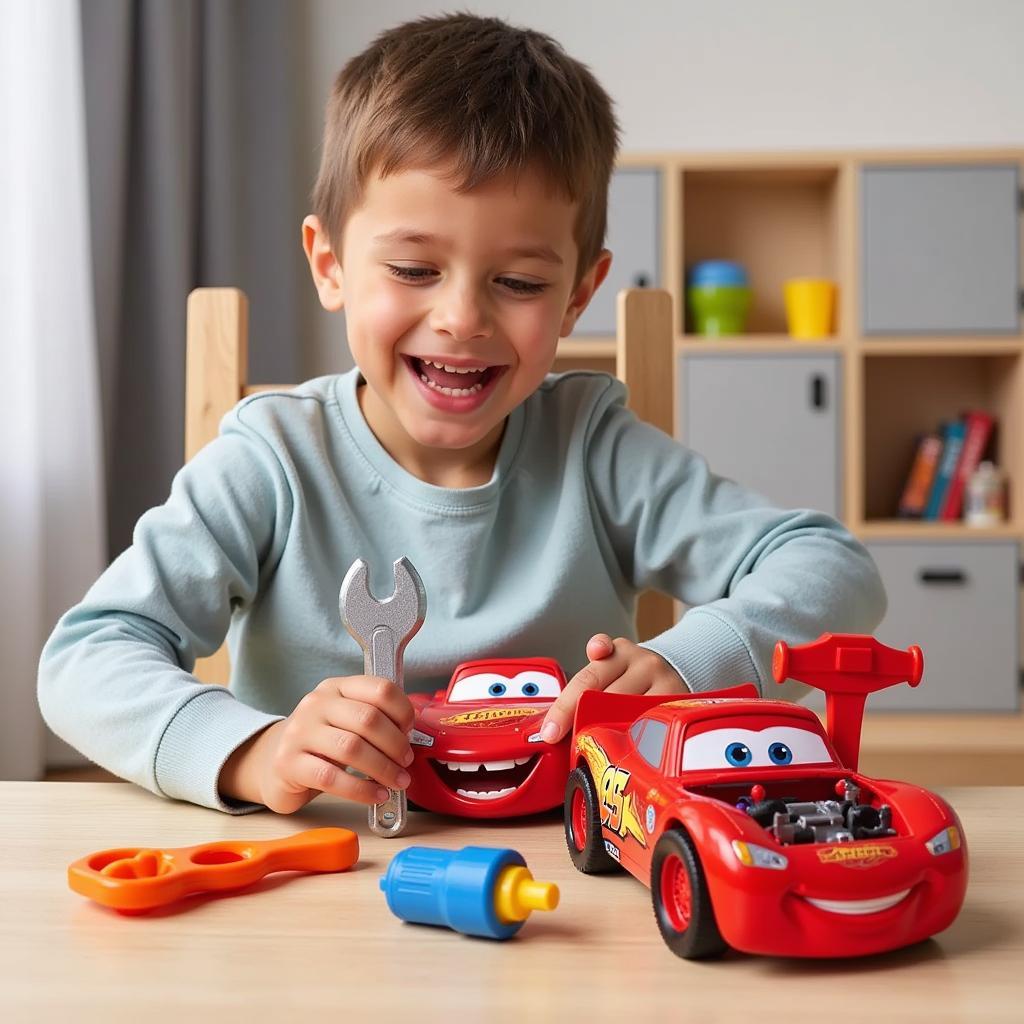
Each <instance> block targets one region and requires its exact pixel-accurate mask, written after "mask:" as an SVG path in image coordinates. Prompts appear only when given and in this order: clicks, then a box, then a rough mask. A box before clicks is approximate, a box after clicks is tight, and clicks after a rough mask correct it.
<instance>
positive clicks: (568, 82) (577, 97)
mask: <svg viewBox="0 0 1024 1024" xmlns="http://www.w3.org/2000/svg"><path fill="white" fill-rule="evenodd" d="M616 137H617V128H616V123H615V119H614V116H613V114H612V105H611V101H610V100H609V98H608V96H607V95H606V93H605V92H604V91H603V90H602V88H601V87H600V86H599V85H598V83H597V82H596V81H595V79H594V78H593V77H592V75H591V74H590V72H589V71H588V70H587V69H586V68H585V67H583V66H582V65H581V64H579V63H577V62H576V61H574V60H572V59H571V58H569V57H568V56H566V54H565V53H564V52H563V51H562V50H561V48H560V47H559V46H558V45H557V44H556V43H555V42H554V41H553V40H551V39H550V38H548V37H547V36H544V35H541V34H540V33H537V32H532V31H528V30H519V29H515V28H512V27H510V26H508V25H506V24H505V23H503V22H501V21H499V20H496V19H493V18H480V17H475V16H472V15H468V14H460V15H455V16H450V17H438V18H426V19H422V20H419V21H415V22H412V23H409V24H406V25H402V26H400V27H398V28H396V29H394V30H392V31H389V32H386V33H384V34H383V35H382V36H381V37H380V38H379V39H377V40H376V41H375V42H374V43H373V44H372V45H371V46H370V47H369V48H368V49H367V50H366V51H365V52H364V53H362V54H361V55H359V56H358V57H356V58H355V59H354V60H352V61H351V62H350V63H349V64H348V65H347V66H346V67H345V68H344V69H343V70H342V72H341V74H340V75H339V76H338V79H337V81H336V83H335V86H334V91H333V94H332V96H331V99H330V102H329V105H328V109H327V118H326V128H325V136H324V147H323V160H322V165H321V169H320V174H319V178H318V181H317V184H316V188H315V191H314V197H313V206H314V211H315V213H314V215H312V216H309V217H307V218H306V220H305V221H304V223H303V241H304V245H305V249H306V254H307V256H308V259H309V265H310V269H311V271H312V275H313V280H314V282H315V284H316V288H317V292H318V294H319V297H320V302H321V303H322V304H323V306H324V307H325V308H326V309H328V310H331V311H337V310H341V309H343V308H344V310H345V313H346V323H347V329H348V341H349V345H350V347H351V350H352V355H353V357H354V360H355V363H356V366H357V369H356V370H353V371H351V372H349V373H346V374H342V375H340V376H332V377H324V378H320V379H318V380H314V381H310V382H308V383H306V384H305V385H303V386H301V387H299V388H298V389H296V390H295V391H292V392H287V393H278V394H262V395H259V396H254V397H252V398H249V399H246V400H245V401H243V402H242V403H241V404H240V405H239V406H238V407H237V408H236V409H235V410H234V411H233V412H232V413H230V414H229V415H228V416H227V417H225V420H224V422H223V424H222V428H221V435H220V437H219V438H218V439H217V440H216V441H214V442H213V443H212V444H210V445H208V446H207V447H206V448H205V449H204V450H203V451H201V452H200V453H199V454H198V455H197V456H196V457H195V458H194V459H193V460H192V462H191V463H190V464H189V465H187V466H186V467H185V468H184V469H182V470H181V472H180V473H179V474H178V476H177V477H176V478H175V481H174V484H173V487H172V492H171V495H170V498H169V499H168V501H167V503H166V504H165V505H163V506H161V507H159V508H156V509H152V510H150V511H149V512H147V513H146V514H145V515H144V516H143V517H142V518H141V519H140V521H139V523H138V527H137V529H136V532H135V537H134V543H133V545H132V546H131V548H129V549H128V550H127V551H126V552H124V553H123V554H122V555H121V556H120V557H119V558H118V559H117V560H116V561H115V562H114V563H113V564H112V565H111V566H110V568H109V569H108V570H107V571H106V572H105V573H104V574H103V576H102V577H101V578H100V579H99V581H98V582H97V583H96V584H95V585H94V586H93V587H92V588H91V589H90V591H89V592H88V594H87V595H86V596H85V598H84V600H83V601H82V603H81V604H79V605H78V606H77V607H75V608H73V609H71V611H69V612H68V613H67V614H66V615H65V616H64V617H63V618H62V619H61V621H60V622H59V623H58V625H57V627H56V629H55V630H54V633H53V636H52V637H51V638H50V640H49V642H48V643H47V645H46V647H45V649H44V651H43V655H42V660H41V663H40V673H39V700H40V706H41V707H42V710H43V714H44V716H45V717H46V720H47V721H48V723H49V724H50V726H51V727H52V728H53V729H54V731H55V732H57V733H58V734H59V735H61V736H63V737H64V738H65V739H67V740H68V741H69V742H71V743H72V744H74V745H75V746H76V747H78V748H79V749H80V750H82V751H83V752H84V753H86V754H87V755H88V756H89V757H91V758H92V759H93V760H95V761H96V762H98V763H99V764H101V765H104V766H105V767H107V768H109V769H110V770H112V771H114V772H116V773H118V774H119V775H121V776H123V777H125V778H127V779H131V780H133V781H135V782H137V783H139V784H140V785H142V786H145V787H147V788H149V789H151V790H152V791H154V792H156V793H160V794H163V795H165V796H168V797H175V798H179V799H185V800H191V801H194V802H195V803H199V804H204V805H207V806H209V807H215V808H219V809H221V810H225V811H232V812H239V811H246V810H253V809H255V808H257V807H259V806H260V805H265V806H267V807H270V808H271V809H273V810H275V811H279V812H284V813H288V812H291V811H294V810H296V809H297V808H299V807H301V806H302V805H304V804H305V803H307V802H308V801H309V800H311V799H312V798H313V797H314V796H316V795H317V794H318V793H320V792H328V793H333V794H336V795H339V796H342V797H346V798H348V799H352V800H357V801H362V802H365V803H373V802H376V801H378V800H380V799H382V790H381V788H380V787H381V786H382V785H386V786H392V787H398V788H402V787H404V786H406V785H407V784H408V781H409V777H408V774H407V773H406V771H405V767H406V766H407V765H408V764H409V763H410V762H411V760H412V751H411V748H410V745H409V739H408V737H407V732H408V730H409V728H410V727H411V725H412V719H413V715H412V709H411V706H410V702H409V700H408V698H407V697H406V696H405V694H403V693H402V692H400V691H399V690H397V688H396V687H394V686H393V685H391V684H388V683H386V682H385V681H383V680H380V679H374V678H371V677H367V676H365V675H363V674H362V652H361V651H360V650H359V648H358V646H357V645H356V644H355V642H354V641H353V640H352V638H351V637H350V636H349V635H348V633H347V632H346V631H345V629H344V628H343V627H342V625H341V623H340V621H339V615H338V589H339V585H340V583H341V580H342V578H343V576H344V575H345V572H346V570H347V569H348V567H349V565H350V564H351V563H352V561H353V560H354V559H355V558H359V557H361V558H363V559H365V560H366V561H367V562H368V564H369V566H370V568H371V574H372V578H371V588H372V589H373V591H374V593H376V594H378V595H380V596H386V595H387V594H390V593H391V588H392V577H391V566H392V563H393V562H394V560H395V559H396V558H399V557H401V556H402V555H407V556H408V557H409V558H410V559H411V560H412V562H413V564H414V565H415V566H416V568H417V569H418V570H419V573H420V575H421V577H422V578H423V581H424V585H425V587H426V590H427V593H428V612H427V618H426V622H425V624H424V626H423V628H422V630H421V631H420V633H419V634H417V636H416V638H415V640H414V641H413V642H412V643H411V644H410V646H409V648H408V649H407V651H406V656H405V678H406V682H407V685H408V686H409V687H410V689H417V690H433V689H434V688H436V687H439V686H443V685H444V684H445V683H446V681H447V678H448V675H449V673H450V671H451V669H452V667H453V666H454V665H455V664H456V663H457V662H459V661H461V660H464V659H469V658H479V657H485V656H528V655H548V656H552V657H555V658H557V659H558V660H559V661H560V662H561V663H562V664H563V666H564V667H565V668H566V670H567V672H569V674H570V675H571V676H572V679H571V682H570V685H569V687H568V689H567V690H566V691H565V693H564V694H563V696H562V698H561V699H560V700H559V701H558V702H557V704H556V706H555V707H554V708H552V710H551V712H550V713H549V715H548V717H547V721H546V724H545V727H544V730H543V737H544V739H545V740H548V741H550V742H556V741H557V740H559V739H560V738H561V737H562V736H563V735H564V734H565V732H566V730H567V729H568V728H569V727H570V725H571V716H572V711H573V708H574V705H575V703H576V701H577V699H578V696H579V693H580V691H581V690H583V689H586V688H603V689H610V690H615V691H620V692H629V693H644V692H656V693H667V692H677V691H678V692H685V691H686V690H687V688H689V689H691V690H706V689H711V688H714V687H717V686H722V685H729V684H733V683H736V682H739V681H744V680H757V681H759V682H760V683H761V684H762V686H763V685H764V683H765V680H767V679H769V678H770V671H769V664H770V657H771V650H772V646H773V644H774V642H775V640H777V639H779V638H785V639H786V640H788V641H790V642H792V643H800V642H804V641H808V640H811V639H814V638H815V637H817V636H818V634H819V633H821V632H822V631H824V630H832V631H836V632H870V631H871V630H872V629H873V628H874V627H875V626H876V625H877V623H878V622H879V620H880V618H881V616H882V614H883V611H884V605H885V598H884V595H883V592H882V588H881V584H880V581H879V578H878V574H877V572H876V570H875V568H874V566H873V564H872V563H871V560H870V558H869V557H868V555H867V553H866V552H865V551H864V549H863V548H862V547H861V546H860V545H859V544H858V543H857V542H856V541H855V540H854V539H853V538H852V537H851V536H850V534H849V533H847V532H846V531H845V530H844V529H843V528H842V527H840V526H839V524H837V523H836V522H835V521H833V520H831V519H829V518H827V517H825V516H823V515H820V514H817V513H814V512H810V511H799V510H798V511H783V510H780V509H777V508H773V507H770V506H769V505H768V504H767V503H766V502H765V501H764V500H763V499H761V498H760V497H758V496H756V495H754V494H751V493H749V492H747V491H744V490H742V489H741V488H740V487H739V486H737V485H736V484H735V483H733V482H732V481H729V480H725V479H721V478H717V477H715V476H713V475H712V474H711V473H710V472H709V470H708V467H707V465H706V464H705V463H704V461H703V460H702V459H701V458H700V457H699V456H697V455H696V454H694V453H693V452H690V451H688V450H686V449H685V448H683V447H681V446H680V445H678V444H677V443H675V442H674V441H673V440H672V439H671V438H668V437H666V436H665V435H664V434H662V433H660V432H659V431H657V430H655V429H653V428H651V427H649V426H647V425H645V424H643V423H640V422H638V421H637V420H636V418H635V417H634V416H633V415H632V414H631V413H629V412H628V411H627V410H626V408H625V407H624V398H625V392H624V389H623V387H622V386H621V384H619V383H618V382H617V381H615V380H614V379H612V378H611V377H609V376H607V375H604V374H598V373H570V374H565V375H560V376H548V372H549V370H550V369H551V366H552V362H553V360H554V357H555V349H556V346H557V344H558V339H559V338H560V337H565V336H566V335H568V334H569V333H570V332H571V331H572V329H573V325H574V324H575V322H576V320H577V318H578V317H579V315H580V313H581V312H582V311H583V310H584V308H585V307H586V306H587V303H588V302H589V300H590V298H591V296H592V295H593V293H594V290H595V289H596V288H597V287H598V286H599V285H600V283H601V281H602V279H603V278H604V277H605V275H606V274H607V272H608V267H609V264H610V262H611V254H610V253H609V252H608V251H607V250H605V249H603V248H602V243H603V238H604V231H605V209H606V201H607V189H608V180H609V176H610V173H611V170H612V167H613V163H614V157H615V150H616ZM647 587H656V588H659V589H662V590H664V591H667V592H669V593H672V594H675V595H677V596H678V598H680V599H681V600H683V601H685V602H686V603H687V604H689V605H692V606H694V607H693V608H692V609H691V610H690V611H689V612H688V613H687V614H686V615H684V616H683V618H682V619H681V621H680V622H678V623H677V624H676V625H674V626H673V627H672V628H671V629H670V630H668V631H667V632H665V633H664V634H662V635H661V636H658V637H656V638H654V639H653V640H651V641H650V642H649V643H646V644H643V645H640V644H637V643H634V642H633V639H631V637H633V636H635V634H634V632H633V629H634V627H633V613H634V608H635V597H636V594H637V592H638V591H640V590H642V589H644V588H647ZM229 626H230V632H228V631H229ZM594 630H603V631H604V632H600V633H597V634H596V635H593V636H591V634H592V633H593V632H594ZM226 633H228V636H229V641H230V648H231V656H232V664H233V675H232V684H231V688H230V690H229V689H225V688H223V687H217V686H205V685H202V684H200V683H199V682H198V681H197V680H196V679H195V677H194V676H192V675H191V674H190V670H191V668H192V666H193V664H194V661H195V658H196V657H197V656H204V655H208V654H210V653H211V652H213V651H214V650H215V649H216V648H217V647H218V646H219V645H220V643H221V641H222V639H223V638H224V636H225V634H226ZM587 637H590V640H589V642H587ZM612 637H615V639H614V640H613V639H612ZM772 692H773V695H777V694H778V691H777V690H776V689H775V688H774V687H773V688H772ZM346 766H349V767H352V768H354V769H357V770H358V771H359V772H361V773H363V774H364V775H365V776H367V777H366V778H359V777H357V776H356V775H354V774H352V773H349V772H346V771H345V770H344V768H345V767H346Z"/></svg>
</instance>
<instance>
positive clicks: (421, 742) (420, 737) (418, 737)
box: [409, 729, 434, 747]
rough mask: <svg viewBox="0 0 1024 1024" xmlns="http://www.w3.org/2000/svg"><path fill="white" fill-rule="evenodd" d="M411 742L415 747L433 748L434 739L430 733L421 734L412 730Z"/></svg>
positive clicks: (417, 730) (410, 733) (410, 734)
mask: <svg viewBox="0 0 1024 1024" xmlns="http://www.w3.org/2000/svg"><path fill="white" fill-rule="evenodd" d="M409 742H410V743H411V744H412V745H413V746H415V747H432V746H433V745H434V737H433V736H431V735H430V733H426V732H420V730H419V729H410V730H409Z"/></svg>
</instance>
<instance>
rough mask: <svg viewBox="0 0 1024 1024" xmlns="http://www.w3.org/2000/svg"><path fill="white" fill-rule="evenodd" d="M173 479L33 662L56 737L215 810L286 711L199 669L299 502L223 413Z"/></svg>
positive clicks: (275, 465) (264, 454) (255, 444)
mask: <svg viewBox="0 0 1024 1024" xmlns="http://www.w3.org/2000/svg"><path fill="white" fill-rule="evenodd" d="M222 430H223V433H222V435H221V436H220V437H218V438H217V439H216V440H215V441H214V442H212V443H211V444H210V445H208V446H207V447H206V448H204V449H203V450H202V451H201V452H200V453H199V454H198V455H197V456H196V457H195V458H194V459H193V460H192V461H191V462H190V463H189V464H188V465H187V466H185V467H184V468H183V469H182V470H181V471H180V472H179V473H178V475H177V476H176V477H175V479H174V482H173V485H172V488H171V495H170V497H169V498H168V500H167V502H166V503H165V504H164V505H162V506H159V507H157V508H154V509H151V510H150V511H148V512H147V513H146V514H145V515H144V516H142V518H141V519H140V520H139V522H138V524H137V525H136V528H135V533H134V538H133V543H132V545H131V547H129V548H128V549H127V550H126V551H125V552H124V553H123V554H121V555H120V556H119V557H118V558H117V559H116V560H115V561H114V562H113V564H112V565H111V566H110V567H109V568H108V569H107V570H106V571H105V572H104V573H103V575H102V576H101V577H100V579H99V580H98V581H97V582H96V583H95V584H94V585H93V586H92V587H91V588H90V590H89V592H88V593H87V594H86V595H85V597H84V599H83V600H82V602H81V603H80V604H78V605H77V606H75V607H74V608H72V609H71V610H70V611H68V612H67V613H66V614H65V615H64V616H63V617H62V618H61V619H60V621H59V622H58V623H57V626H56V628H55V629H54V631H53V634H52V635H51V636H50V639H49V640H48V642H47V644H46V646H45V647H44V649H43V652H42V657H41V659H40V664H39V704H40V708H41V710H42V713H43V717H44V718H45V719H46V722H47V724H48V725H49V726H50V727H51V728H52V729H53V731H54V732H56V733H57V735H59V736H61V737H62V738H63V739H65V740H66V741H67V742H69V743H70V744H71V745H72V746H74V747H76V748H77V749H78V750H80V751H81V752H82V753H84V754H85V755H86V756H88V757H89V758H90V759H92V760H93V761H95V762H96V763H97V764H100V765H102V766H103V767H105V768H108V769H109V770H111V771H113V772H115V773H116V774H117V775H120V776H122V777H123V778H126V779H129V780H131V781H133V782H136V783H138V784H139V785H141V786H144V787H146V788H147V789H150V790H152V791H153V792H155V793H159V794H161V795H164V796H168V797H174V798H178V799H183V800H189V801H192V802H194V803H198V804H204V805H206V806H209V807H216V808H219V809H221V810H231V811H238V810H245V809H252V808H251V807H248V808H247V807H239V806H231V805H228V804H225V803H224V801H223V800H222V799H221V798H220V796H219V794H218V792H217V777H218V774H219V772H220V769H221V766H222V765H223V764H224V762H225V761H226V760H227V758H228V756H229V755H230V754H231V752H232V751H234V750H235V749H236V748H237V747H239V746H240V745H241V744H242V743H244V742H245V741H246V740H247V739H249V738H250V737H252V736H254V735H256V733H258V732H259V731H260V730H262V729H264V728H265V727H266V726H268V725H270V724H271V723H273V722H275V721H277V720H278V716H274V715H268V714H265V713H264V712H262V711H258V710H256V709H255V708H252V707H249V706H247V705H245V704H243V703H241V702H240V701H238V700H236V699H235V698H234V697H233V696H232V694H231V693H230V692H229V691H228V690H227V689H226V688H225V687H222V686H209V685H204V684H202V683H200V682H199V681H198V680H197V679H196V678H195V677H194V676H193V675H192V674H191V671H192V668H193V666H194V664H195V659H196V658H197V657H203V656H206V655H209V654H211V653H213V652H214V651H215V650H216V649H217V648H218V647H219V646H220V644H221V642H222V641H223V639H224V636H225V635H226V633H227V628H228V624H229V622H230V617H231V610H232V607H233V606H235V605H236V604H243V605H244V604H246V603H248V602H249V601H251V600H252V598H253V597H254V596H255V594H256V590H257V586H258V578H259V570H260V566H261V565H264V566H265V565H266V564H267V563H268V562H271V561H272V560H274V559H275V558H276V557H277V556H278V553H279V551H280V548H281V546H282V544H283V538H284V536H285V534H286V531H287V527H288V523H289V520H290V514H291V491H290V489H289V487H288V484H287V480H286V477H285V473H284V471H283V469H282V468H281V465H280V463H279V461H278V460H277V458H276V456H275V455H274V453H273V451H272V450H271V449H270V447H269V445H268V444H267V443H266V441H265V440H264V439H263V438H261V437H260V436H259V435H258V434H256V433H255V432H254V431H251V430H248V429H247V428H245V427H244V426H243V424H242V423H241V422H240V421H239V420H238V418H237V412H236V413H235V414H229V417H228V418H226V419H225V423H224V425H223V427H222Z"/></svg>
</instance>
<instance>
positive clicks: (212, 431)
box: [185, 288, 674, 683]
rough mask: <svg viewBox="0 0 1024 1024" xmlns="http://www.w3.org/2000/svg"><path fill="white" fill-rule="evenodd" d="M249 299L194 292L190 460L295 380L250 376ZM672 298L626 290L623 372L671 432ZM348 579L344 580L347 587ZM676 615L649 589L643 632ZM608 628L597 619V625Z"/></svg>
mask: <svg viewBox="0 0 1024 1024" xmlns="http://www.w3.org/2000/svg"><path fill="white" fill-rule="evenodd" d="M248 326H249V303H248V300H247V299H246V296H245V293H244V292H242V291H239V290H238V289H237V288H197V289H196V290H195V291H194V292H192V294H191V295H189V297H188V327H187V334H188V337H187V351H186V372H185V458H186V460H188V459H190V458H192V456H193V455H195V453H196V452H197V451H199V449H200V448H202V447H203V445H205V444H206V443H207V442H208V441H211V440H212V439H213V438H215V437H216V436H217V429H218V426H219V424H220V421H221V418H222V417H223V416H224V414H225V413H227V412H229V411H230V410H231V409H232V408H233V407H234V406H235V405H236V404H237V403H238V402H239V401H241V399H243V398H244V397H245V396H246V395H251V394H254V393H256V392H258V391H269V390H275V389H281V388H287V387H290V386H291V385H288V384H257V385H254V384H250V383H249V381H248V376H249V368H248V352H249V345H248ZM672 338H673V329H672V299H671V296H670V295H669V294H668V292H666V291H662V290H660V289H653V288H630V289H627V290H625V291H621V292H619V295H618V302H617V336H616V349H615V373H616V376H617V377H618V378H619V379H620V380H622V381H623V382H624V383H625V384H626V386H627V387H628V388H629V407H630V408H631V409H632V410H633V411H634V412H635V413H636V414H637V416H638V417H639V418H640V419H642V420H645V421H647V422H648V423H651V424H653V425H654V426H656V427H658V428H659V429H661V430H663V431H665V433H667V434H671V433H672V432H673V379H674V373H673V359H672V347H673V342H672ZM340 583H341V581H340V580H339V586H340ZM673 620H674V606H673V601H672V598H671V597H669V596H668V595H666V594H659V593H655V592H654V591H648V592H646V593H644V594H642V595H641V597H640V603H639V606H638V608H637V631H638V634H639V636H640V638H641V639H648V638H650V637H652V636H655V635H656V634H658V633H661V632H663V631H664V630H665V629H667V628H668V627H669V626H670V625H671V624H672V622H673ZM599 628H600V624H599V623H595V630H596V629H599ZM195 674H196V676H198V678H199V679H201V680H202V681H203V682H207V683H227V681H228V679H229V677H230V665H229V662H228V652H227V645H226V644H225V645H223V646H222V647H221V649H220V650H219V651H217V653H216V654H214V655H212V656H211V657H209V658H200V659H199V660H198V661H197V662H196V667H195Z"/></svg>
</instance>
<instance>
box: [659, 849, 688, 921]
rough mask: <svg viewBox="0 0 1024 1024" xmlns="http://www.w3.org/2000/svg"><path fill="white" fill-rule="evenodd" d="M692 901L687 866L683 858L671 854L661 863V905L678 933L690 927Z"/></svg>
mask: <svg viewBox="0 0 1024 1024" xmlns="http://www.w3.org/2000/svg"><path fill="white" fill-rule="evenodd" d="M692 899H693V893H692V890H691V889H690V875H689V873H688V872H687V870H686V865H685V864H684V863H683V860H682V858H681V857H679V856H677V855H676V854H674V853H670V854H669V855H668V856H667V857H666V858H665V859H664V860H663V861H662V862H661V905H662V906H663V907H664V908H665V914H666V916H667V917H668V919H669V922H670V923H671V925H672V927H673V928H674V929H675V930H676V931H677V932H685V931H686V929H687V928H689V927H690V915H691V913H692V912H693V911H692Z"/></svg>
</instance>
